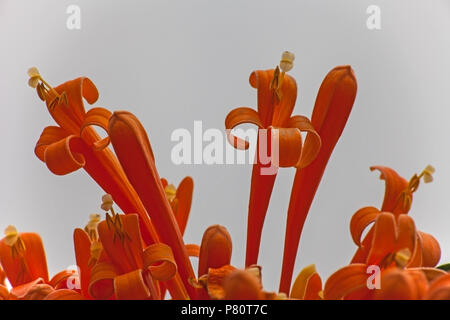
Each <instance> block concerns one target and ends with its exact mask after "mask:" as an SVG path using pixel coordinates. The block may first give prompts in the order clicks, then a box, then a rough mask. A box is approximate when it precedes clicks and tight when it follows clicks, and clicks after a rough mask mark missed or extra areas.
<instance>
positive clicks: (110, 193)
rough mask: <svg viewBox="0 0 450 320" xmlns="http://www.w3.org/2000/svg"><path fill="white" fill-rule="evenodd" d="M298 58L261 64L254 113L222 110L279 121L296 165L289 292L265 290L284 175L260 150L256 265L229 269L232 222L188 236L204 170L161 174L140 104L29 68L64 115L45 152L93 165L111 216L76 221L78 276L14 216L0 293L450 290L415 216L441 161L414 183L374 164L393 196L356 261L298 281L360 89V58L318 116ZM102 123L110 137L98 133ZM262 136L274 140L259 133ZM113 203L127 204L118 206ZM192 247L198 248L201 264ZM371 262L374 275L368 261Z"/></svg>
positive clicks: (252, 217) (370, 294)
mask: <svg viewBox="0 0 450 320" xmlns="http://www.w3.org/2000/svg"><path fill="white" fill-rule="evenodd" d="M293 60H294V56H293V54H291V53H284V54H283V57H282V60H281V63H280V65H279V66H277V67H276V68H275V69H272V70H267V71H256V72H254V73H252V75H251V76H250V84H251V85H252V87H254V88H255V89H257V91H258V107H257V110H254V109H251V108H238V109H235V110H233V111H231V112H230V114H229V115H228V117H227V118H226V120H225V127H226V128H227V129H232V128H234V127H236V126H237V125H240V124H242V123H252V124H255V125H256V126H258V128H260V129H269V130H273V129H277V136H278V139H279V153H280V154H279V158H280V162H279V167H295V168H296V170H297V173H296V175H295V180H294V184H293V187H292V193H291V199H290V203H289V211H288V222H287V229H286V235H285V247H284V256H283V263H282V274H281V280H280V288H279V291H278V292H267V291H265V290H264V289H263V286H262V281H261V267H260V266H258V264H257V261H258V254H259V250H260V239H261V232H262V228H263V224H264V220H265V216H266V212H267V208H268V205H269V201H270V197H271V193H272V189H273V186H274V182H275V179H276V174H273V175H264V174H262V173H261V172H262V171H261V169H262V168H264V167H267V166H270V164H266V163H263V161H261V160H260V159H259V158H257V161H256V163H255V164H254V167H253V173H252V182H251V191H250V201H249V212H248V234H247V251H246V265H245V268H241V269H238V268H235V267H234V266H232V265H230V261H231V255H232V241H231V237H230V235H229V233H228V232H227V230H226V228H224V227H222V226H219V225H215V226H211V227H209V228H208V229H207V230H206V231H205V233H204V235H203V239H202V243H201V245H200V246H198V245H194V244H185V243H184V241H183V235H184V231H185V228H186V225H187V221H188V217H189V213H190V209H191V202H192V195H193V187H194V185H193V180H192V179H191V178H190V177H187V178H185V179H184V180H183V181H182V182H181V183H180V184H179V186H178V187H177V188H176V187H174V186H173V185H171V184H169V183H168V182H167V180H165V179H163V178H161V177H160V175H159V173H158V171H157V168H156V165H155V157H154V155H153V151H152V148H151V145H150V142H149V140H148V137H147V133H146V132H145V130H144V128H143V126H142V125H141V123H140V122H139V120H138V119H137V118H136V117H135V116H134V115H133V114H131V113H129V112H126V111H120V112H114V113H111V112H110V111H108V110H106V109H104V108H92V109H90V110H89V111H88V112H86V111H85V107H84V103H83V101H84V100H85V101H87V102H88V103H89V104H93V103H95V102H96V101H97V99H98V91H97V89H96V87H95V85H94V84H93V83H92V81H91V80H89V79H87V78H78V79H75V80H72V81H68V82H66V83H64V84H62V85H60V86H58V87H56V88H53V87H52V86H50V85H49V84H48V83H47V82H45V81H44V80H43V79H42V77H41V75H40V74H39V72H38V70H37V69H36V68H32V69H30V70H29V76H30V81H29V85H30V86H32V87H33V88H36V90H37V93H38V95H39V97H40V98H41V99H42V100H43V101H45V102H46V104H47V107H48V111H49V112H50V114H51V116H52V117H53V119H54V120H55V121H56V123H57V124H58V126H50V127H47V128H45V129H44V131H43V133H42V135H41V137H40V139H39V141H38V142H37V145H36V149H35V153H36V155H37V157H38V158H39V159H40V160H42V161H43V162H45V164H46V165H47V167H48V168H49V170H50V171H51V172H53V173H54V174H57V175H65V174H69V173H71V172H73V171H76V170H78V169H80V168H83V169H85V170H86V172H87V173H88V174H89V175H90V176H91V177H92V178H93V179H94V180H95V181H96V182H97V183H98V184H99V185H100V187H101V188H102V189H103V190H104V191H105V192H106V193H107V194H106V195H105V196H103V198H102V203H101V208H102V210H104V211H105V214H104V218H102V216H101V215H98V214H93V215H91V217H90V220H89V222H88V223H87V225H86V226H85V227H84V228H83V229H81V228H80V229H76V230H75V231H74V247H75V256H76V262H77V266H78V269H79V272H74V271H69V270H64V271H62V272H60V273H58V274H56V275H54V276H53V278H50V277H49V275H48V270H47V262H46V257H45V251H44V247H43V244H42V240H41V238H40V236H39V235H37V234H35V233H19V232H17V230H16V228H14V227H13V226H9V227H8V228H7V229H6V230H5V237H4V238H3V239H2V240H1V241H0V263H1V266H2V268H0V299H13V300H17V299H45V300H63V299H65V300H78V299H140V300H141V299H143V300H149V299H153V300H159V299H164V298H166V297H167V296H168V294H170V297H171V298H172V299H248V300H259V299H308V300H309V299H314V300H320V299H450V274H449V273H447V271H445V269H446V268H445V266H444V267H440V268H436V265H437V264H438V262H439V259H440V254H441V252H440V247H439V244H438V242H437V241H436V240H435V239H434V238H433V237H432V236H431V235H429V234H427V233H424V232H421V231H418V230H417V229H416V227H415V224H414V221H413V219H412V218H411V217H410V216H409V215H408V211H409V209H410V207H411V204H412V198H413V193H414V192H415V191H416V190H417V188H418V187H419V184H420V182H421V181H424V182H430V181H432V174H433V173H434V169H433V168H432V167H431V166H428V167H427V168H426V169H425V170H424V171H423V172H422V173H421V174H419V175H414V176H413V177H412V178H411V180H409V181H407V180H405V179H404V178H402V177H401V176H399V175H398V174H397V173H396V172H395V171H394V170H392V169H390V168H387V167H381V166H378V167H373V168H372V170H378V171H379V172H381V178H382V179H384V180H385V183H386V192H385V197H384V202H383V204H382V206H381V208H380V209H377V208H375V207H365V208H362V209H360V210H358V211H357V212H356V213H355V214H354V216H353V218H352V220H351V223H350V231H351V235H352V238H353V240H354V242H355V244H356V245H357V246H358V248H357V251H356V254H355V256H354V258H353V259H352V261H351V262H350V264H349V265H348V266H346V267H343V268H341V269H339V270H338V271H336V272H335V273H334V274H332V275H331V276H330V277H329V278H328V280H327V281H326V282H325V284H324V285H323V286H322V280H321V278H320V276H319V275H318V273H317V272H316V269H315V267H314V265H312V266H308V267H306V268H305V269H303V270H302V271H301V272H300V273H299V275H298V276H297V278H296V280H295V281H294V284H293V285H291V281H292V275H293V269H294V263H295V259H296V255H297V249H298V245H299V241H300V236H301V232H302V229H303V225H304V222H305V220H306V217H307V214H308V211H309V208H310V206H311V203H312V201H313V199H314V196H315V193H316V190H317V188H318V186H319V184H320V181H321V178H322V175H323V173H324V171H325V168H326V165H327V163H328V160H329V158H330V156H331V154H332V152H333V149H334V147H335V145H336V144H337V142H338V140H339V138H340V136H341V133H342V132H343V130H344V127H345V125H346V122H347V119H348V117H349V115H350V112H351V109H352V107H353V102H354V100H355V97H356V90H357V85H356V79H355V76H354V74H353V71H352V69H351V68H350V67H349V66H343V67H337V68H334V69H333V70H332V71H330V72H329V74H328V75H327V76H326V78H325V79H324V81H323V83H322V86H321V87H320V90H319V93H318V96H317V100H316V104H315V107H314V111H313V114H312V117H311V120H309V119H308V118H307V117H304V116H292V111H293V109H294V106H295V102H296V98H297V86H296V82H295V80H294V78H292V77H291V76H289V75H287V72H288V71H290V69H292V67H293ZM96 126H97V127H100V128H102V129H103V130H105V131H106V132H107V133H108V136H107V137H106V138H101V137H100V136H99V135H98V133H97V132H96V130H95V127H96ZM302 133H303V134H306V139H303V138H302ZM228 138H229V140H230V143H232V144H233V145H234V146H235V147H237V148H244V149H246V148H248V147H249V143H248V142H247V141H242V140H240V139H239V138H237V137H234V136H232V135H231V134H230V135H229V137H228ZM259 139H262V138H259ZM267 139H271V137H270V135H269V137H267ZM303 140H304V142H303ZM261 143H268V141H259V140H258V145H260V144H261ZM109 145H112V147H113V150H114V152H113V151H112V149H111V148H109ZM257 154H258V153H257ZM115 205H117V206H118V207H120V209H121V210H122V211H123V212H124V214H119V213H117V212H116V211H115V209H114V208H115ZM369 227H370V228H369ZM366 229H369V230H368V232H367V234H366V235H365V237H364V239H363V240H361V237H362V235H363V233H364V231H365V230H366ZM193 257H196V258H198V270H197V273H195V272H194V270H193V267H192V264H191V259H192V258H193ZM373 267H375V269H373V270H375V272H376V274H375V277H373V278H372V277H371V274H370V273H368V270H372V269H371V268H373ZM6 278H7V279H8V280H9V283H10V289H9V288H8V287H7V286H6V285H5V279H6ZM74 284H76V285H74ZM167 293H168V294H167Z"/></svg>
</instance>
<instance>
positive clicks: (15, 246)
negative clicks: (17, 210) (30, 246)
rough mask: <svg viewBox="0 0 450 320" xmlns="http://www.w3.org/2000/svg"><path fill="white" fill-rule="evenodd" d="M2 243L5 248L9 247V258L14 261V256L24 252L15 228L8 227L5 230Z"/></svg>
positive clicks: (23, 244)
mask: <svg viewBox="0 0 450 320" xmlns="http://www.w3.org/2000/svg"><path fill="white" fill-rule="evenodd" d="M4 242H5V244H6V245H7V246H9V247H11V256H12V258H13V259H14V258H15V257H16V256H20V255H21V254H22V252H24V251H25V243H23V241H22V239H21V238H20V236H19V233H18V232H17V229H16V227H14V226H8V227H7V228H6V229H5V239H4Z"/></svg>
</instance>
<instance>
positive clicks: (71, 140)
mask: <svg viewBox="0 0 450 320" xmlns="http://www.w3.org/2000/svg"><path fill="white" fill-rule="evenodd" d="M28 75H29V76H30V81H29V85H30V86H31V87H33V88H36V90H37V93H38V95H39V97H40V98H41V99H42V100H43V101H45V102H46V104H47V109H48V111H49V113H50V115H51V116H52V117H53V119H54V120H55V121H56V123H57V124H58V126H50V127H46V128H45V129H44V131H43V132H42V134H41V136H40V138H39V140H38V142H37V144H36V148H35V153H36V155H37V157H38V158H39V159H40V160H41V161H43V162H45V163H46V165H47V167H48V168H49V169H50V171H51V172H53V173H54V174H57V175H66V174H69V173H71V172H73V171H76V170H78V169H80V168H84V169H85V170H86V172H87V173H88V174H89V175H90V176H91V177H92V178H93V179H94V180H95V181H96V182H97V183H98V184H99V185H100V187H102V188H103V190H105V192H107V193H109V194H111V195H113V197H114V199H115V201H116V202H117V204H118V205H119V206H120V207H121V208H122V210H123V211H124V212H126V213H138V214H139V217H140V219H141V221H142V226H141V227H142V233H143V237H144V239H145V241H146V243H147V244H150V243H154V242H155V241H157V240H158V235H157V233H156V231H155V229H154V227H153V225H152V223H151V221H150V218H149V217H148V214H147V212H146V210H145V208H144V207H143V205H142V203H141V201H140V199H139V197H138V196H137V194H136V191H135V190H134V189H133V187H132V186H131V184H130V182H129V181H128V179H127V177H126V175H125V173H124V171H123V169H122V167H121V166H120V164H119V162H118V161H117V158H116V157H115V155H114V154H113V153H112V152H111V150H109V149H108V148H107V145H108V143H109V138H108V137H107V138H104V139H101V138H100V136H99V135H98V134H97V132H96V131H95V129H94V128H93V127H94V126H99V127H101V128H103V129H107V124H108V120H109V118H110V116H111V112H109V111H108V110H106V109H104V108H93V109H91V110H89V111H88V112H87V113H86V111H85V108H84V103H83V99H85V100H86V101H87V102H88V103H89V104H93V103H95V102H96V101H97V99H98V96H99V94H98V91H97V88H96V87H95V85H94V83H93V82H92V81H91V80H90V79H88V78H78V79H75V80H72V81H68V82H66V83H64V84H62V85H60V86H58V87H56V88H53V87H51V86H50V85H49V84H48V83H47V82H46V81H45V80H44V79H43V78H42V77H41V75H40V74H39V71H38V70H37V69H36V68H31V69H30V70H29V71H28Z"/></svg>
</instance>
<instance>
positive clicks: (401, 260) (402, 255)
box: [395, 249, 411, 268]
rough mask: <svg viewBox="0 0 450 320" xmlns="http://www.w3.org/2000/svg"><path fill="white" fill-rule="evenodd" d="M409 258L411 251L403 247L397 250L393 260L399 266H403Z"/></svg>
mask: <svg viewBox="0 0 450 320" xmlns="http://www.w3.org/2000/svg"><path fill="white" fill-rule="evenodd" d="M410 259H411V251H410V250H409V249H403V250H400V251H397V253H396V254H395V262H396V263H397V265H398V266H399V267H401V268H403V267H405V266H406V265H407V264H408V262H409V260H410Z"/></svg>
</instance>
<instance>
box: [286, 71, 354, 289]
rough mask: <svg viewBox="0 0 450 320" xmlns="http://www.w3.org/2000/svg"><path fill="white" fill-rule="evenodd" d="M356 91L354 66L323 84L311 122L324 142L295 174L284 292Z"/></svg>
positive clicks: (288, 224)
mask: <svg viewBox="0 0 450 320" xmlns="http://www.w3.org/2000/svg"><path fill="white" fill-rule="evenodd" d="M356 91H357V84H356V78H355V75H354V73H353V70H352V68H351V67H350V66H341V67H336V68H334V69H333V70H331V71H330V72H329V73H328V75H327V76H326V77H325V79H324V80H323V82H322V85H321V86H320V89H319V93H318V94H317V98H316V103H315V106H314V110H313V114H312V117H311V123H312V126H313V127H314V129H315V130H316V131H317V133H318V134H319V135H320V138H321V141H322V146H321V148H320V151H319V154H318V155H317V157H316V159H315V160H314V161H313V162H312V163H311V164H310V165H309V166H307V167H306V168H303V169H302V168H298V169H297V172H296V175H295V178H294V184H293V186H292V191H291V199H290V202H289V209H288V217H287V223H286V235H285V242H284V255H283V266H282V271H281V280H280V292H285V293H289V291H290V286H291V280H292V274H293V270H294V264H295V258H296V256H297V250H298V245H299V241H300V236H301V233H302V230H303V225H304V223H305V220H306V217H307V215H308V212H309V208H310V207H311V204H312V201H313V199H314V195H315V194H316V191H317V188H318V186H319V184H320V181H321V179H322V176H323V173H324V171H325V168H326V165H327V163H328V160H329V159H330V156H331V154H332V152H333V150H334V147H335V146H336V144H337V142H338V140H339V138H340V136H341V134H342V132H343V130H344V127H345V125H346V123H347V120H348V117H349V115H350V112H351V110H352V107H353V103H354V101H355V98H356ZM306 142H308V141H306Z"/></svg>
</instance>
